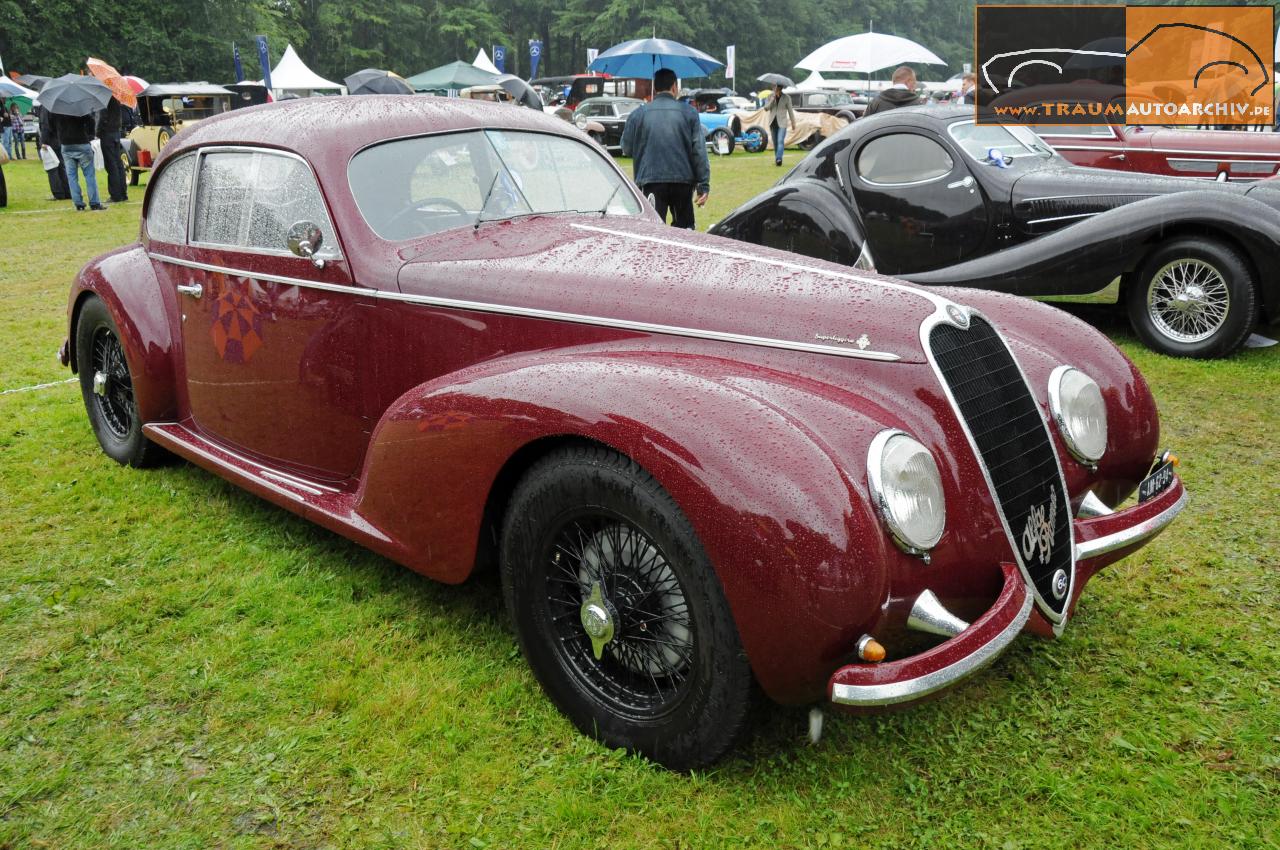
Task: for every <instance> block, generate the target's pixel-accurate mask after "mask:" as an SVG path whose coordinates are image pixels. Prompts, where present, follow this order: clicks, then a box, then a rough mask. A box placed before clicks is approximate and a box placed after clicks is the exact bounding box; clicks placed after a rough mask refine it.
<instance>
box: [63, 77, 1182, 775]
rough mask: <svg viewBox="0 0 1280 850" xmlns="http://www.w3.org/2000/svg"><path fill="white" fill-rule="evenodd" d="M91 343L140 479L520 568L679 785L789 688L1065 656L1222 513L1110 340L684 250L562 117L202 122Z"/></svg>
mask: <svg viewBox="0 0 1280 850" xmlns="http://www.w3.org/2000/svg"><path fill="white" fill-rule="evenodd" d="M69 320H70V333H69V338H68V341H67V343H66V344H65V345H64V347H63V351H62V357H63V361H64V362H65V363H68V364H69V365H70V366H71V368H72V369H73V370H74V371H76V372H77V373H78V374H79V376H80V381H81V387H82V390H83V395H84V402H85V406H86V408H87V410H88V415H89V420H90V422H91V423H92V426H93V430H94V432H95V434H96V435H97V438H98V440H99V442H100V443H101V445H102V448H103V449H104V451H105V452H106V453H107V454H108V455H109V456H110V457H112V458H114V459H115V460H116V461H118V462H120V463H123V464H129V465H132V466H139V467H140V466H145V465H147V464H149V463H152V462H154V461H155V460H156V459H157V455H158V454H160V453H161V450H168V451H169V452H172V453H174V454H177V455H179V456H181V457H184V458H186V459H187V460H189V461H191V462H192V463H195V464H197V465H199V466H202V467H204V468H205V469H208V470H210V471H212V472H214V473H216V474H218V475H221V476H223V477H224V478H226V479H227V480H229V481H231V482H233V483H234V484H236V485H238V486H240V487H244V488H245V489H247V490H249V491H251V492H253V493H255V494H257V495H259V496H261V497H262V498H264V499H266V500H268V501H270V502H273V503H275V504H276V505H279V506H281V507H284V508H286V509H288V510H291V511H293V512H295V513H297V514H300V515H302V516H304V517H306V518H308V519H310V520H312V521H314V522H316V523H317V524H319V525H321V526H323V527H325V528H328V529H331V530H333V531H335V532H337V533H339V534H342V535H344V536H346V537H349V538H351V539H352V540H355V541H357V542H359V543H361V544H363V545H365V546H367V547H369V548H370V549H372V550H374V551H376V552H379V553H382V554H383V555H385V556H387V557H388V558H391V559H394V560H396V561H398V562H400V563H402V564H405V565H407V566H408V567H410V568H412V569H414V570H417V571H419V572H421V573H423V574H425V575H428V576H431V577H432V578H436V579H439V580H441V581H445V582H461V581H463V580H464V579H466V578H467V576H469V575H470V574H471V573H472V571H473V570H475V569H476V568H477V567H478V566H481V565H485V564H488V563H496V564H497V565H498V567H499V569H500V571H501V577H502V583H503V588H504V594H505V597H506V604H507V607H508V610H509V612H510V615H511V619H512V620H513V622H514V625H515V630H516V634H517V637H518V639H519V643H520V646H521V648H522V649H523V651H524V654H525V656H526V658H527V659H528V661H529V663H530V665H531V666H532V668H533V670H534V672H535V673H536V674H537V676H538V678H539V680H540V681H541V682H542V684H543V686H544V688H545V689H546V691H547V693H548V694H549V695H550V696H551V698H552V699H553V700H554V701H555V702H556V704H557V705H558V706H559V707H560V708H561V709H562V710H563V711H564V712H565V713H566V714H567V715H568V716H569V717H570V718H571V719H572V720H573V722H574V723H575V724H577V726H578V727H579V728H581V729H582V730H583V731H584V732H587V733H588V734H591V735H595V736H597V737H598V738H599V739H601V740H602V741H604V742H606V743H607V744H609V745H611V746H621V747H626V748H629V749H632V750H635V751H638V752H641V753H644V754H647V755H648V756H650V757H651V758H653V759H655V760H657V761H659V762H661V763H663V764H665V765H668V766H671V767H675V768H688V767H693V766H697V765H705V764H708V763H710V762H712V761H714V760H715V759H717V758H719V757H720V756H721V755H722V754H724V753H725V752H726V751H727V750H728V749H729V748H730V747H731V746H732V744H733V743H734V741H735V740H736V739H737V738H738V736H739V734H740V733H741V732H742V731H743V729H744V726H745V724H746V717H747V709H748V704H749V702H750V700H751V695H752V692H753V679H754V680H755V681H756V682H758V683H759V686H760V689H762V690H763V692H764V693H765V694H767V695H768V696H770V697H772V698H773V699H775V700H777V701H779V702H782V703H789V704H811V703H814V702H818V701H824V702H830V703H833V704H835V705H837V706H844V707H849V708H853V709H866V708H878V707H883V706H891V705H900V704H905V703H911V702H914V701H918V700H920V699H923V698H925V697H927V696H929V695H930V694H934V693H935V692H937V691H939V690H941V689H943V688H946V687H947V686H949V685H953V684H955V683H957V682H959V681H961V680H963V679H964V678H965V677H967V676H969V675H970V674H972V673H973V672H974V671H976V670H978V669H979V668H981V667H982V666H983V665H985V664H987V663H989V662H991V661H992V660H993V659H994V658H995V657H996V656H997V655H998V654H999V653H1000V652H1001V651H1003V650H1004V649H1006V648H1007V647H1008V646H1009V644H1010V643H1011V642H1012V641H1013V640H1014V639H1015V638H1016V637H1017V635H1018V634H1019V633H1020V632H1023V631H1030V632H1034V633H1037V634H1041V635H1046V636H1052V635H1054V634H1056V633H1059V632H1060V631H1061V630H1062V629H1063V627H1064V626H1065V625H1066V623H1067V619H1068V617H1069V616H1070V614H1071V612H1072V610H1073V609H1074V606H1075V604H1076V601H1077V599H1078V598H1079V595H1080V592H1081V590H1082V589H1083V587H1084V584H1085V582H1086V581H1088V579H1089V578H1090V576H1092V575H1093V574H1094V573H1096V572H1097V571H1098V570H1099V569H1101V568H1102V567H1104V566H1106V565H1107V564H1110V563H1112V562H1114V561H1116V560H1117V559H1119V558H1122V557H1124V556H1125V555H1127V554H1128V553H1130V552H1133V551H1134V550H1135V549H1137V548H1138V547H1140V546H1142V545H1143V544H1145V543H1146V542H1147V541H1148V540H1150V539H1151V538H1152V537H1153V536H1154V535H1155V534H1157V533H1158V532H1160V531H1161V530H1162V529H1163V528H1164V527H1165V526H1166V525H1167V524H1168V523H1169V522H1170V521H1171V520H1172V519H1173V518H1174V516H1175V515H1176V514H1177V513H1178V512H1179V511H1180V510H1181V509H1182V507H1183V505H1184V503H1185V500H1186V495H1185V493H1184V490H1183V487H1182V484H1181V482H1180V481H1179V480H1178V478H1177V477H1176V475H1175V474H1174V473H1173V469H1172V465H1171V464H1172V463H1173V462H1174V460H1176V459H1172V458H1169V457H1167V456H1166V455H1164V454H1162V453H1161V452H1160V451H1159V449H1158V440H1159V426H1158V422H1157V415H1156V409H1155V404H1154V402H1153V401H1152V397H1151V394H1150V392H1149V391H1148V389H1147V386H1146V383H1145V382H1144V381H1143V379H1142V377H1141V375H1139V374H1138V372H1137V370H1136V369H1135V368H1134V367H1133V365H1132V364H1131V363H1130V362H1129V361H1128V360H1127V359H1126V358H1125V357H1124V356H1123V355H1122V354H1121V353H1120V352H1119V351H1118V350H1117V349H1116V348H1115V347H1114V346H1113V345H1111V344H1110V343H1109V342H1108V341H1107V340H1106V339H1105V338H1104V337H1103V336H1101V335H1100V334H1098V333H1097V332H1096V331H1094V330H1093V329H1091V328H1090V327H1088V326H1086V325H1084V324H1082V323H1080V322H1078V321H1076V320H1075V319H1073V318H1071V317H1070V316H1068V315H1066V314H1064V313H1061V312H1059V311H1057V310H1054V309H1052V308H1050V307H1047V306H1044V305H1041V304H1037V303H1034V302H1032V301H1027V300H1023V299H1019V298H1015V297H1011V296H1006V295H1000V294H997V293H990V292H978V291H962V290H949V289H920V288H915V287H913V286H910V285H907V284H904V283H901V282H897V281H894V280H891V279H887V278H882V277H877V276H875V275H872V274H863V273H859V272H856V271H852V270H850V269H847V268H843V267H840V266H836V265H834V264H830V263H823V262H819V261H815V260H809V259H805V258H801V257H797V256H794V255H791V254H787V253H783V252H780V251H775V250H770V249H764V248H756V247H753V246H744V245H743V244H741V243H738V242H731V241H729V240H726V239H721V238H717V237H713V236H707V235H699V234H694V233H687V232H681V231H676V230H672V229H670V228H667V227H664V226H662V225H661V224H659V223H658V221H657V220H656V216H654V214H653V213H652V212H651V211H650V210H649V209H648V208H647V207H646V206H645V205H644V201H643V200H642V199H641V197H640V195H639V193H638V192H637V191H636V189H635V187H634V186H633V185H632V184H631V183H630V182H629V181H628V180H627V179H626V178H625V176H624V175H623V174H622V173H621V172H620V171H619V170H618V168H617V166H615V165H614V163H613V162H612V161H611V160H610V158H609V157H608V156H607V155H605V154H604V152H603V151H602V150H601V149H600V148H598V147H597V146H595V145H594V144H592V143H591V142H590V141H588V140H587V139H586V137H585V136H583V135H582V134H580V133H579V132H578V131H577V130H575V129H573V128H572V127H571V126H569V125H567V124H565V123H564V122H562V121H559V120H557V119H555V118H552V117H548V116H544V115H541V114H538V113H535V112H534V111H532V110H527V109H513V108H510V107H504V106H499V105H491V104H484V103H463V102H458V101H447V100H444V99H436V98H425V97H413V98H410V97H405V98H396V97H380V98H375V97H370V98H320V99H314V100H300V101H293V102H289V103H280V104H273V105H268V106H263V107H254V108H250V109H246V110H242V111H239V112H237V113H234V114H231V115H228V116H224V117H216V118H210V119H207V120H205V121H202V122H201V123H200V124H199V125H197V126H195V127H193V128H190V129H188V130H185V131H183V132H182V133H180V134H178V136H177V137H176V138H175V139H174V140H173V142H172V143H171V144H169V145H168V146H167V147H166V149H165V152H164V156H163V157H162V158H161V160H160V162H159V163H158V165H157V168H156V175H155V177H154V178H153V180H152V185H151V188H150V191H149V192H148V193H147V200H146V206H145V207H144V209H143V214H142V228H141V234H140V239H139V241H138V242H136V243H134V244H132V245H128V246H125V247H123V248H120V249H119V250H116V251H113V252H111V253H109V254H106V255H104V256H101V257H98V258H97V259H95V260H93V261H92V262H90V263H89V264H88V265H87V266H86V267H85V268H84V270H83V271H82V272H81V273H80V275H79V276H78V277H77V279H76V281H75V283H74V285H73V286H72V289H71V297H70V306H69ZM1135 492H1136V494H1137V495H1136V496H1134V498H1133V499H1132V500H1131V501H1130V497H1131V496H1133V495H1134V494H1135ZM1126 502H1129V503H1128V504H1127V506H1123V507H1122V503H1126Z"/></svg>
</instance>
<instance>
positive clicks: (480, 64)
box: [471, 47, 502, 74]
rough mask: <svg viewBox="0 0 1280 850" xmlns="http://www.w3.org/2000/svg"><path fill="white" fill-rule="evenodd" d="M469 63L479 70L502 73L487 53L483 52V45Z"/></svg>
mask: <svg viewBox="0 0 1280 850" xmlns="http://www.w3.org/2000/svg"><path fill="white" fill-rule="evenodd" d="M471 64H472V65H475V66H476V67H477V68H479V69H480V70H481V71H488V72H489V73H490V74H501V73H502V72H501V71H499V70H498V66H497V65H495V64H493V61H492V60H490V59H489V54H488V53H485V50H484V48H483V47H482V48H480V52H479V53H477V54H476V59H475V61H474V62H472V63H471Z"/></svg>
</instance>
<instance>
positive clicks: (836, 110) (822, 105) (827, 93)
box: [786, 89, 868, 121]
mask: <svg viewBox="0 0 1280 850" xmlns="http://www.w3.org/2000/svg"><path fill="white" fill-rule="evenodd" d="M786 92H787V94H789V95H791V107H792V108H793V109H795V110H796V111H797V112H811V113H821V114H823V115H834V116H835V117H837V118H843V119H844V120H845V121H853V120H854V119H855V118H857V117H858V116H860V115H862V113H864V112H866V111H867V103H868V101H867V100H866V99H863V101H862V103H861V104H859V103H858V102H857V101H856V100H855V99H854V97H853V95H851V94H849V93H848V92H845V91H840V90H839V89H787V90H786Z"/></svg>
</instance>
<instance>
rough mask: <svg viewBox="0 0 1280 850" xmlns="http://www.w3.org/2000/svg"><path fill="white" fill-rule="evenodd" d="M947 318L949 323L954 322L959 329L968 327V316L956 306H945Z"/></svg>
mask: <svg viewBox="0 0 1280 850" xmlns="http://www.w3.org/2000/svg"><path fill="white" fill-rule="evenodd" d="M947 316H948V317H949V318H950V319H951V321H953V322H955V323H956V324H957V325H959V326H960V327H962V328H967V327H969V317H968V315H966V314H965V312H964V310H961V309H960V308H959V307H957V306H956V305H954V304H948V305H947Z"/></svg>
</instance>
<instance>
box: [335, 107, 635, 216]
mask: <svg viewBox="0 0 1280 850" xmlns="http://www.w3.org/2000/svg"><path fill="white" fill-rule="evenodd" d="M347 176H348V178H349V180H350V181H351V191H352V194H353V195H354V196H355V199H356V206H357V207H359V209H360V214H361V215H362V216H364V219H365V221H367V222H368V223H369V227H371V228H372V229H373V231H374V232H375V233H377V234H378V235H379V236H381V237H382V238H383V239H388V240H392V241H400V240H404V239H414V238H417V237H419V236H426V235H428V234H431V233H438V232H440V231H443V230H449V229H451V228H455V227H464V226H467V225H475V226H478V225H479V224H480V223H481V222H485V221H496V220H500V219H506V218H514V217H517V216H525V215H554V214H557V213H571V212H577V213H595V214H598V215H639V214H640V212H641V206H640V202H639V201H638V200H637V199H636V196H635V194H634V193H633V192H632V191H631V189H630V187H629V186H628V185H627V183H626V181H625V179H624V178H623V177H622V176H621V175H620V174H619V173H618V171H617V169H615V168H614V167H613V165H612V164H611V163H609V162H608V161H606V160H605V159H604V157H603V156H602V155H601V154H600V153H599V152H597V151H596V150H594V149H593V148H591V147H589V146H587V145H585V144H583V143H581V142H578V141H576V140H574V139H569V138H565V137H563V136H555V135H549V134H543V133H527V132H513V131H508V130H483V131H479V130H477V131H471V132H464V133H446V134H441V135H435V136H422V137H418V138H413V139H399V140H397V141H393V142H386V143H384V144H380V145H377V146H375V147H371V148H366V149H365V150H363V151H361V152H360V153H358V154H356V155H355V157H353V158H352V160H351V165H350V167H349V168H348V171H347Z"/></svg>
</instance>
